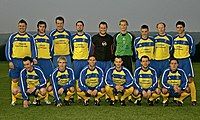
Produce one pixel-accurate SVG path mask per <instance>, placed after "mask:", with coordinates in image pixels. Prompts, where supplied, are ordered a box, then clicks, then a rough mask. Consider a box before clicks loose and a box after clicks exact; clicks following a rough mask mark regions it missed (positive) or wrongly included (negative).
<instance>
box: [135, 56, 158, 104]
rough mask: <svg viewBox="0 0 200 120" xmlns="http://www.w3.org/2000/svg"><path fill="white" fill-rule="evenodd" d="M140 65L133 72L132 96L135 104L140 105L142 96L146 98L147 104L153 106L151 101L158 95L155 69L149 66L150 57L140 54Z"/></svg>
mask: <svg viewBox="0 0 200 120" xmlns="http://www.w3.org/2000/svg"><path fill="white" fill-rule="evenodd" d="M140 61H141V67H138V68H137V69H136V70H135V72H134V78H135V84H134V85H135V88H136V89H135V90H134V94H133V96H134V97H135V98H137V99H136V101H135V104H137V105H141V100H142V97H143V98H145V99H147V100H148V104H149V106H153V105H154V104H153V101H154V100H155V99H156V98H157V97H159V96H160V95H159V94H160V90H159V89H157V88H158V81H157V74H156V71H155V70H154V69H153V68H151V67H149V64H150V59H149V57H148V56H142V57H141V59H140Z"/></svg>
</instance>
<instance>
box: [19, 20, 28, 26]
mask: <svg viewBox="0 0 200 120" xmlns="http://www.w3.org/2000/svg"><path fill="white" fill-rule="evenodd" d="M19 23H24V24H25V25H27V22H26V20H24V19H21V20H19V22H18V24H19Z"/></svg>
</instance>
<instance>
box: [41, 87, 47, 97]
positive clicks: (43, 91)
mask: <svg viewBox="0 0 200 120" xmlns="http://www.w3.org/2000/svg"><path fill="white" fill-rule="evenodd" d="M46 92H47V90H46V88H41V89H40V94H41V95H42V96H44V95H46Z"/></svg>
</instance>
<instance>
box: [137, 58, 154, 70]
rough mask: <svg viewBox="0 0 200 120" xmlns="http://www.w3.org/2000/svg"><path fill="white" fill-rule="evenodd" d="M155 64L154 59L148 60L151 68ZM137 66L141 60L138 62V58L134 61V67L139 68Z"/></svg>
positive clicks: (139, 65)
mask: <svg viewBox="0 0 200 120" xmlns="http://www.w3.org/2000/svg"><path fill="white" fill-rule="evenodd" d="M154 64H155V61H154V60H151V61H150V65H149V66H150V67H152V68H154V66H155V65H154ZM139 67H141V62H140V60H139V59H137V60H136V61H135V69H137V68H139Z"/></svg>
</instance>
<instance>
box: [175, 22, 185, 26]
mask: <svg viewBox="0 0 200 120" xmlns="http://www.w3.org/2000/svg"><path fill="white" fill-rule="evenodd" d="M178 25H182V26H183V27H185V22H184V21H177V22H176V27H177V26H178Z"/></svg>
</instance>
